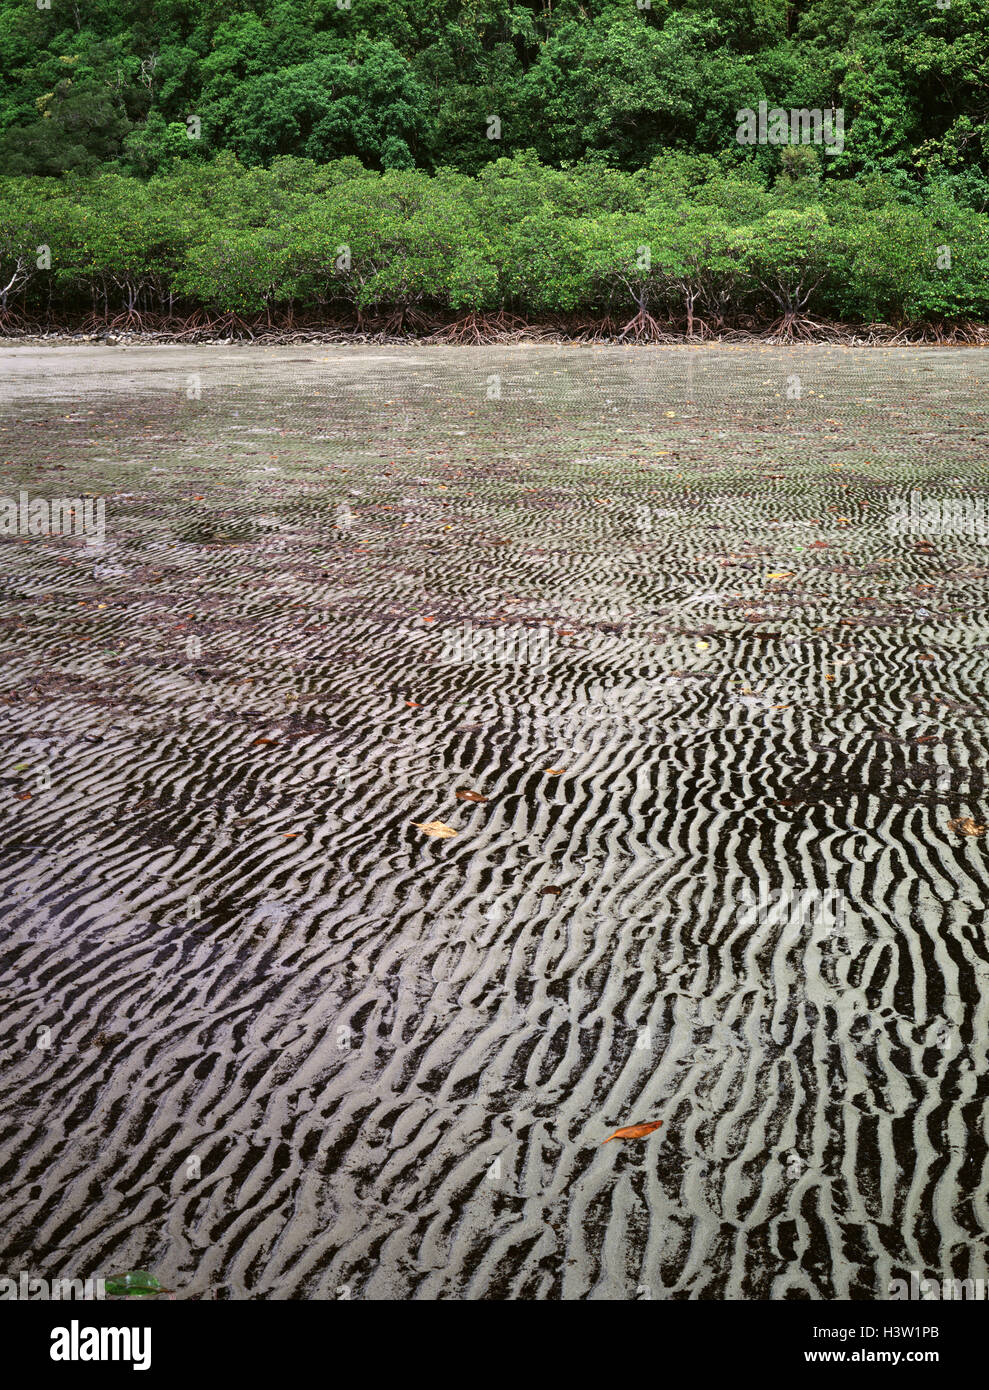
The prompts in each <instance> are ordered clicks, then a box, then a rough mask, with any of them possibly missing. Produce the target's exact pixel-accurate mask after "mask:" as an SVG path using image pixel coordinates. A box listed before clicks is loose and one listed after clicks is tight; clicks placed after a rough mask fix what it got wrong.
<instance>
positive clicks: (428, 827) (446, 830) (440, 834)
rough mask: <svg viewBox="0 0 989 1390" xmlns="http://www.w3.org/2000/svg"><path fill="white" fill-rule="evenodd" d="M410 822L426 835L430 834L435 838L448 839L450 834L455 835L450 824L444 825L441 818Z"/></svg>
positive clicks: (455, 832)
mask: <svg viewBox="0 0 989 1390" xmlns="http://www.w3.org/2000/svg"><path fill="white" fill-rule="evenodd" d="M412 824H413V825H414V826H415V828H416V829H417V830H421V831H423V833H424V834H426V835H432V836H433V837H434V838H435V839H437V840H448V839H449V838H450V836H451V835H456V834H457V831H456V830H454V828H453V826H452V825H444V824H443V822H442V821H441V820H427V821H417V820H414V821H413V822H412Z"/></svg>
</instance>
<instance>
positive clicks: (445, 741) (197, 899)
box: [0, 343, 989, 1301]
mask: <svg viewBox="0 0 989 1390" xmlns="http://www.w3.org/2000/svg"><path fill="white" fill-rule="evenodd" d="M425 347H426V345H425V344H422V343H414V344H413V343H406V344H403V345H402V347H401V348H398V347H389V346H383V347H381V348H380V349H378V348H375V349H374V350H369V349H368V348H367V347H361V346H358V345H349V346H335V345H323V344H312V345H311V346H310V348H308V349H307V348H306V346H305V345H304V344H297V345H294V346H292V347H290V348H288V349H285V348H280V347H278V346H275V345H254V346H243V345H239V344H235V345H231V344H226V343H224V344H223V345H222V346H220V347H216V348H209V349H207V348H204V347H196V346H189V345H182V346H177V345H172V346H167V345H163V344H152V345H146V344H139V343H134V344H132V345H130V347H129V350H128V351H127V352H121V351H119V350H118V348H117V347H116V346H112V345H107V346H102V345H98V344H88V345H83V346H77V345H74V344H66V343H59V344H45V345H40V346H39V345H35V344H26V343H21V344H14V345H3V346H0V369H2V383H3V384H2V390H0V463H2V474H0V496H5V497H7V496H9V497H17V496H18V495H19V493H20V491H21V490H25V491H26V492H28V493H29V495H30V496H32V497H40V498H55V497H62V496H91V497H99V498H101V499H105V502H106V534H105V537H104V538H103V539H102V540H101V541H100V542H99V543H98V544H97V545H92V544H89V543H88V541H87V538H85V537H83V536H79V535H72V536H56V535H30V534H29V535H20V534H12V535H9V536H4V537H0V577H2V585H0V712H2V716H3V737H2V749H3V765H2V775H0V819H2V822H3V838H2V863H3V874H4V884H5V894H4V899H3V902H2V904H0V916H2V926H0V980H2V987H3V989H4V999H5V1004H4V1009H3V1016H2V1022H0V1043H2V1045H3V1048H4V1054H5V1057H6V1058H7V1059H8V1060H7V1091H8V1097H9V1099H8V1105H7V1107H6V1118H5V1121H4V1124H3V1127H2V1129H0V1166H2V1168H3V1171H4V1172H5V1173H6V1174H7V1179H8V1192H9V1197H8V1200H7V1201H6V1202H5V1209H4V1215H3V1222H2V1229H0V1250H2V1252H3V1258H4V1263H5V1267H6V1268H7V1269H8V1270H11V1271H14V1270H19V1269H27V1270H30V1271H32V1272H36V1273H38V1274H41V1275H45V1274H54V1273H58V1274H60V1275H64V1276H73V1277H87V1276H92V1277H100V1276H103V1277H106V1276H110V1275H113V1274H116V1273H119V1272H121V1271H124V1270H134V1269H146V1270H149V1271H151V1272H153V1273H154V1275H155V1276H156V1277H158V1278H159V1279H160V1281H161V1283H162V1284H163V1285H165V1286H166V1287H167V1288H169V1289H172V1290H176V1291H177V1293H176V1296H177V1297H180V1298H191V1299H210V1298H236V1299H245V1298H266V1299H287V1298H310V1299H329V1298H332V1299H338V1298H341V1297H345V1296H346V1297H350V1298H364V1299H422V1300H436V1299H451V1298H453V1299H457V1298H460V1299H476V1300H491V1299H511V1298H522V1299H533V1300H542V1301H556V1300H563V1301H570V1300H583V1299H594V1300H597V1299H603V1300H626V1299H627V1300H635V1299H639V1298H645V1297H648V1298H652V1299H715V1300H735V1299H752V1298H758V1299H766V1298H772V1299H783V1298H807V1299H814V1300H821V1301H826V1300H829V1299H835V1298H842V1299H845V1298H855V1299H863V1300H882V1299H884V1298H886V1297H888V1294H889V1287H890V1282H891V1281H892V1280H893V1279H895V1278H902V1277H909V1273H910V1271H911V1270H913V1269H917V1270H919V1271H921V1273H923V1274H927V1275H930V1276H935V1277H937V1278H941V1277H943V1276H945V1275H948V1274H951V1275H953V1276H954V1277H956V1278H979V1277H981V1278H985V1277H987V1275H989V1268H987V1263H986V1241H985V1235H986V1231H987V1229H989V1207H987V1203H986V1196H985V1194H986V1190H987V1188H986V1177H987V1170H986V1161H987V1160H986V1148H985V1143H984V1137H983V1136H984V1133H985V1124H986V1118H987V1099H989V1064H987V1057H986V1038H987V1037H989V948H987V945H986V937H985V931H984V904H985V898H986V890H987V886H989V884H987V878H989V874H987V849H989V833H986V832H985V829H984V828H985V826H986V825H987V823H989V800H987V796H989V792H987V786H986V781H985V767H986V764H987V760H989V729H987V724H986V718H985V689H986V687H987V683H989V618H987V616H986V612H987V610H986V580H987V578H989V566H987V564H986V560H985V538H984V536H982V535H981V534H979V533H978V531H977V530H973V529H972V528H971V527H969V529H968V530H966V529H965V524H964V518H965V516H967V515H968V513H967V512H965V511H964V509H961V510H959V509H958V508H954V509H951V508H948V507H947V506H942V508H941V510H940V511H939V512H938V516H939V517H941V518H943V520H942V521H940V522H939V523H938V525H937V526H936V527H927V528H926V529H925V528H924V527H923V526H921V527H920V528H917V527H914V528H913V529H912V530H911V529H906V530H900V531H897V530H896V528H895V527H894V525H893V524H892V523H893V518H894V517H895V516H896V515H897V514H902V512H903V508H904V507H907V508H909V506H910V505H911V498H919V500H920V503H921V504H924V503H926V502H927V501H928V500H930V501H932V502H933V501H937V502H938V503H939V506H941V504H947V503H949V502H952V501H954V500H957V499H961V500H971V501H972V502H973V504H974V502H976V501H978V502H980V503H987V502H989V485H987V482H986V474H985V463H986V460H987V458H989V406H987V393H986V382H987V381H989V351H987V350H986V349H973V350H972V351H970V352H966V353H957V352H954V351H949V350H948V349H947V348H936V347H933V346H932V347H927V348H925V349H924V351H923V352H917V351H914V350H910V349H906V348H889V347H887V348H876V349H875V350H872V351H870V352H868V353H860V352H857V351H856V350H855V349H853V348H849V347H845V346H840V345H833V346H832V345H802V346H795V347H780V346H773V345H769V344H765V343H763V344H758V345H753V344H750V345H747V346H745V345H741V344H727V343H726V344H721V345H717V344H715V345H710V346H704V347H697V348H682V347H676V346H667V345H656V346H655V347H654V348H653V349H652V350H651V351H649V352H648V353H646V352H642V351H640V350H638V349H633V348H632V347H614V346H611V347H608V346H604V345H596V346H587V347H579V348H573V347H565V346H545V345H539V344H523V345H516V346H510V345H505V346H499V347H472V348H451V347H445V348H444V347H443V346H441V345H439V344H432V345H429V346H428V351H427V350H425ZM234 348H236V350H233V349H234ZM228 349H229V350H228ZM420 349H423V350H420ZM979 515H981V513H979ZM959 517H960V518H961V521H958V518H959ZM952 518H955V520H952ZM464 791H469V792H471V793H473V794H474V797H475V798H476V799H463V798H462V797H461V796H458V793H460V792H464ZM435 822H440V823H441V824H442V825H444V826H447V827H449V828H450V829H451V830H452V831H454V832H455V834H453V835H449V836H447V837H445V838H443V837H434V836H431V835H430V834H428V833H426V832H424V831H423V830H422V829H421V827H422V826H424V825H425V826H429V825H432V824H434V823H435ZM660 1120H661V1121H662V1122H663V1123H662V1127H661V1128H660V1129H658V1130H657V1131H655V1132H652V1133H650V1134H649V1135H648V1136H646V1137H643V1138H640V1139H636V1140H632V1141H628V1142H624V1143H609V1144H607V1145H605V1144H604V1142H603V1141H604V1140H605V1139H606V1138H607V1136H608V1135H609V1134H611V1133H612V1132H613V1131H614V1130H615V1129H616V1128H618V1127H620V1126H626V1125H630V1124H636V1123H650V1124H652V1123H655V1122H656V1121H660ZM341 1290H346V1291H347V1292H346V1294H343V1293H341ZM644 1290H645V1292H643V1291H644Z"/></svg>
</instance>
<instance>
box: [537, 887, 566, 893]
mask: <svg viewBox="0 0 989 1390" xmlns="http://www.w3.org/2000/svg"><path fill="white" fill-rule="evenodd" d="M540 892H542V893H562V892H563V889H562V888H553V887H550V888H542V889H540Z"/></svg>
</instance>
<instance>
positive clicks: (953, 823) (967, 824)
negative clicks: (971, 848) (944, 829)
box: [948, 816, 986, 835]
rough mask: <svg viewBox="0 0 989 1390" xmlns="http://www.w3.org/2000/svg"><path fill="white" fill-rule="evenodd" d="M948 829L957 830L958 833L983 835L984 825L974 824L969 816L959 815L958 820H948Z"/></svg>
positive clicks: (984, 831)
mask: <svg viewBox="0 0 989 1390" xmlns="http://www.w3.org/2000/svg"><path fill="white" fill-rule="evenodd" d="M948 829H949V830H957V831H958V833H959V835H984V834H985V833H986V827H985V826H984V825H976V823H975V821H974V820H973V819H972V817H971V816H959V818H958V820H949V821H948Z"/></svg>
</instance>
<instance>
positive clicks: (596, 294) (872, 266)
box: [0, 151, 989, 333]
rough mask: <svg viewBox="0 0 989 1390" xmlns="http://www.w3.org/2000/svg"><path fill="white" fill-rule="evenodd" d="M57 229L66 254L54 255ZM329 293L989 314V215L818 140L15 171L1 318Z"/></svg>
mask: <svg viewBox="0 0 989 1390" xmlns="http://www.w3.org/2000/svg"><path fill="white" fill-rule="evenodd" d="M46 247H47V248H48V250H47V253H46V254H47V255H48V256H49V257H50V265H48V264H45V256H43V255H41V254H40V253H41V252H42V250H43V249H44V248H46ZM327 308H331V309H332V310H333V312H337V311H338V310H343V309H344V308H349V311H350V312H356V313H357V314H358V315H359V316H365V315H379V316H380V315H385V316H391V317H393V318H394V319H395V321H396V322H403V323H404V322H406V321H407V320H408V321H410V322H413V323H414V322H415V321H416V315H420V316H422V315H425V316H427V317H428V316H429V315H432V314H436V313H441V314H448V315H449V314H452V315H465V314H468V313H470V312H474V311H497V310H499V309H505V310H510V311H513V312H517V313H520V314H523V315H527V316H530V317H534V318H539V317H540V316H543V317H545V316H549V315H554V314H580V315H585V314H591V315H597V316H605V315H607V316H612V317H614V316H622V322H624V321H626V320H631V319H632V318H633V317H636V316H637V317H638V318H639V319H641V318H642V317H643V316H646V315H649V316H657V315H658V316H659V317H661V318H663V319H665V320H666V321H668V322H670V323H671V324H678V325H680V326H681V328H685V329H686V331H687V332H688V333H695V332H701V333H703V332H708V331H721V330H722V329H723V328H725V327H726V326H731V325H732V324H734V323H741V322H752V321H756V322H762V323H769V322H770V321H772V320H774V319H778V320H780V321H781V323H783V324H792V323H793V322H794V321H795V320H800V319H801V318H808V317H824V318H841V319H846V320H857V321H866V322H869V321H875V320H879V319H884V320H888V321H894V322H904V323H905V322H908V321H910V320H919V319H938V320H940V319H947V320H963V319H967V318H973V319H983V320H986V319H989V217H987V215H986V214H985V213H983V212H979V211H976V210H975V209H973V208H971V207H968V206H966V204H965V203H964V202H963V201H961V200H960V199H959V198H958V197H957V195H956V191H955V190H954V189H953V187H952V186H951V184H950V182H949V181H947V180H943V181H941V182H940V183H938V184H936V185H932V186H931V187H930V188H929V189H928V191H927V193H926V194H925V195H924V196H923V197H913V198H908V199H904V197H903V196H902V194H901V193H900V191H899V189H898V187H897V183H896V180H895V178H890V177H887V176H883V175H879V174H874V175H869V176H863V178H862V179H861V180H860V181H857V182H855V183H853V184H843V183H837V182H835V181H831V180H827V179H821V178H820V174H819V168H818V165H817V164H816V162H815V161H814V160H808V159H806V158H804V157H800V158H797V159H794V160H793V161H792V163H791V165H790V166H789V167H788V168H787V169H786V170H785V171H784V172H783V174H782V175H781V176H780V177H779V178H777V179H776V181H775V183H774V184H773V185H772V186H771V187H770V186H768V185H767V182H766V180H765V179H764V178H763V177H762V176H761V175H760V173H759V171H758V169H757V168H755V167H752V168H748V167H742V168H739V167H735V166H730V167H725V165H724V164H722V163H720V162H719V161H718V160H717V159H715V158H713V157H712V156H708V155H695V154H688V153H671V154H666V155H662V156H657V157H656V158H655V159H653V160H652V162H651V163H650V165H649V166H648V167H647V168H645V169H640V170H636V171H634V172H626V171H622V170H620V169H616V168H614V167H611V166H608V165H604V164H602V163H601V162H600V161H599V160H596V159H591V160H585V161H580V162H577V163H574V164H571V165H568V166H567V167H566V168H563V169H556V168H552V167H550V166H547V165H546V164H543V163H541V162H540V160H539V159H538V158H537V157H536V155H535V154H534V153H533V152H532V151H526V152H523V153H522V154H519V155H517V156H515V157H514V158H511V159H509V158H505V157H503V158H501V159H498V160H496V161H494V162H492V163H489V164H486V165H485V166H484V167H483V168H482V169H481V171H480V172H479V173H478V174H477V176H476V177H469V176H467V175H465V174H462V173H459V172H457V171H455V170H452V169H440V170H438V171H437V172H436V173H434V174H429V173H427V172H426V171H425V170H422V169H387V170H383V171H380V170H376V169H367V168H365V167H364V166H363V165H362V164H361V162H360V161H359V160H358V159H356V158H355V157H354V156H352V155H347V156H344V157H342V158H340V159H337V160H333V161H330V162H329V163H326V164H319V163H316V162H315V161H313V160H310V159H300V158H297V157H295V156H292V155H283V156H278V157H276V158H274V159H273V160H272V161H271V163H270V164H269V165H268V167H266V168H265V167H262V166H254V167H245V166H244V165H243V164H241V163H240V162H239V161H238V159H237V158H236V157H235V156H234V155H232V154H230V153H229V152H223V153H220V154H218V155H216V156H215V157H214V158H213V159H212V160H209V161H203V160H199V159H196V158H175V159H173V160H171V161H168V162H167V163H165V164H163V166H162V167H161V168H160V169H159V170H158V172H157V173H155V174H154V175H152V176H151V177H150V178H148V179H147V180H144V179H139V178H136V177H130V176H127V175H125V174H121V173H119V172H116V171H113V170H105V171H103V172H101V173H99V174H98V175H96V176H92V177H87V176H83V175H72V176H68V177H66V178H64V179H62V180H54V179H48V178H43V177H15V178H7V179H0V324H6V323H15V324H16V323H17V322H20V321H24V320H28V319H30V318H31V317H32V316H33V317H35V318H37V317H38V316H45V315H48V314H51V315H53V316H55V317H58V316H60V315H61V316H71V315H73V314H85V313H86V312H89V313H91V314H92V315H94V316H95V317H96V318H97V319H99V320H102V321H110V322H115V321H118V320H119V321H122V322H127V323H132V322H139V321H140V319H141V316H142V315H144V314H148V313H150V314H152V315H158V316H164V317H166V318H167V317H168V316H169V315H173V316H174V315H175V314H181V315H184V316H186V317H188V315H189V314H191V313H192V312H193V311H194V310H196V309H202V310H204V311H206V312H207V314H209V315H210V316H213V315H216V314H219V315H235V316H238V317H239V318H242V319H249V318H251V317H256V316H259V315H262V316H266V317H267V318H268V319H269V320H270V319H271V317H272V315H273V314H276V313H277V314H286V313H289V314H294V313H295V312H296V311H300V312H317V311H320V312H321V311H324V310H326V309H327Z"/></svg>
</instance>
